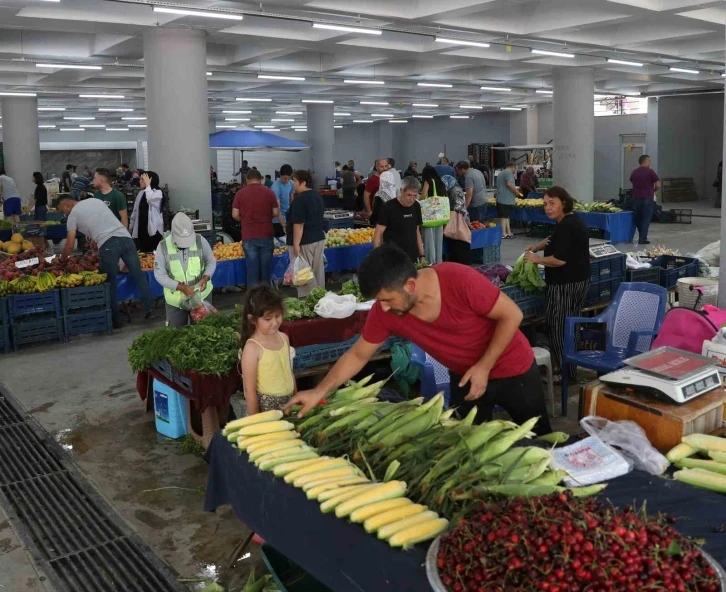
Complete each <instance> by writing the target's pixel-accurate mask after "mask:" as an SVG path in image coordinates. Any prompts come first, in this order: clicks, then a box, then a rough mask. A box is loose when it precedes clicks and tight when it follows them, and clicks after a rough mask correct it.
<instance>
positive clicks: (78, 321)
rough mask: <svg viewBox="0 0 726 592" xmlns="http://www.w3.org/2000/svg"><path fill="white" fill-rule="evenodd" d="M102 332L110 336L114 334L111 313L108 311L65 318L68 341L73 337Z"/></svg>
mask: <svg viewBox="0 0 726 592" xmlns="http://www.w3.org/2000/svg"><path fill="white" fill-rule="evenodd" d="M100 332H104V333H108V334H109V335H111V334H112V333H113V325H112V323H111V311H110V310H108V309H107V310H92V311H86V312H81V313H76V314H70V315H65V316H64V317H63V334H64V335H65V339H66V341H69V340H70V338H71V336H72V335H81V334H82V333H100Z"/></svg>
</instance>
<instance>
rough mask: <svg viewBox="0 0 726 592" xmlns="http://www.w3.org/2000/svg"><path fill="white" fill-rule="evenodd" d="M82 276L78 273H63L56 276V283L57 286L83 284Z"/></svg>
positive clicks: (70, 286)
mask: <svg viewBox="0 0 726 592" xmlns="http://www.w3.org/2000/svg"><path fill="white" fill-rule="evenodd" d="M84 279H85V278H84V277H83V276H82V275H81V274H80V273H64V274H63V275H62V276H60V277H58V279H57V280H56V283H57V284H58V287H59V288H75V287H76V286H80V285H82V284H83V281H84Z"/></svg>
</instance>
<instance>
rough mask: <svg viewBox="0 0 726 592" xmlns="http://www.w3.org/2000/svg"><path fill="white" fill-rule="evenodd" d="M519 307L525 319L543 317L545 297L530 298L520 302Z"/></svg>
mask: <svg viewBox="0 0 726 592" xmlns="http://www.w3.org/2000/svg"><path fill="white" fill-rule="evenodd" d="M517 306H518V307H519V309H520V310H521V311H522V314H523V315H524V318H525V319H532V318H535V317H541V316H543V315H544V312H545V299H544V296H540V297H538V298H528V299H527V300H520V301H518V302H517Z"/></svg>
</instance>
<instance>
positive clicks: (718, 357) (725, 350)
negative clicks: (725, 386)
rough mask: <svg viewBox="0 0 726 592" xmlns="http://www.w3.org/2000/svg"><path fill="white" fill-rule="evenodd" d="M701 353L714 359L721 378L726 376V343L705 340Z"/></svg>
mask: <svg viewBox="0 0 726 592" xmlns="http://www.w3.org/2000/svg"><path fill="white" fill-rule="evenodd" d="M701 355H703V356H706V357H707V358H710V359H711V360H713V361H714V363H715V364H716V366H718V373H719V374H720V375H721V378H723V377H724V376H726V345H724V344H723V343H715V342H713V341H704V342H703V348H702V349H701Z"/></svg>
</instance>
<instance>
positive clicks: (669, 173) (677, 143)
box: [656, 94, 724, 199]
mask: <svg viewBox="0 0 726 592" xmlns="http://www.w3.org/2000/svg"><path fill="white" fill-rule="evenodd" d="M723 113H724V99H723V94H713V95H696V96H687V97H685V96H681V97H660V98H659V99H658V165H657V169H656V170H657V172H658V174H659V175H660V177H662V178H663V177H692V178H693V182H694V184H695V186H696V191H697V192H698V197H699V199H713V198H714V197H715V193H716V190H715V189H714V188H713V187H712V184H713V182H714V180H715V178H716V169H717V167H718V163H719V161H720V160H721V155H722V138H723V121H724V116H723Z"/></svg>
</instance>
